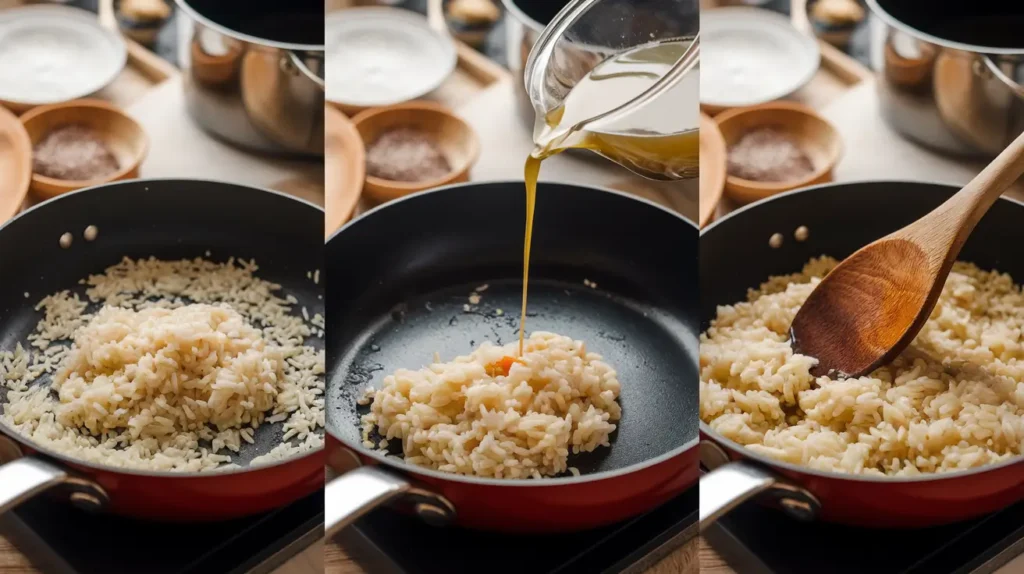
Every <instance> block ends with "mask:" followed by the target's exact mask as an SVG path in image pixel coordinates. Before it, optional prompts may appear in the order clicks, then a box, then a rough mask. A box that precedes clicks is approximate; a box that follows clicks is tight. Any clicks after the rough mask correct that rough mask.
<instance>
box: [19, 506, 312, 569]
mask: <svg viewBox="0 0 1024 574" xmlns="http://www.w3.org/2000/svg"><path fill="white" fill-rule="evenodd" d="M323 524H324V495H323V492H317V493H315V494H313V495H311V496H309V497H307V498H304V499H302V500H300V501H298V502H295V503H293V504H291V505H289V506H286V507H284V508H281V509H278V510H275V511H273V512H268V513H266V514H261V515H259V516H255V517H250V518H243V519H238V520H231V521H227V522H216V523H199V524H168V523H156V522H144V521H138V520H131V519H125V518H119V517H116V516H111V515H100V514H89V513H86V512H83V511H80V510H78V509H76V508H73V507H72V506H71V505H69V504H65V503H63V502H59V501H56V500H51V499H48V498H46V497H40V498H37V499H35V500H31V501H29V502H27V503H25V504H22V505H21V506H19V507H18V508H17V509H16V510H14V511H13V512H8V513H7V514H0V534H2V535H3V536H4V537H5V538H7V539H8V540H9V541H10V542H11V543H13V544H14V545H15V546H16V547H17V548H18V550H19V551H21V552H22V553H23V554H25V555H26V556H27V557H28V558H29V560H31V561H32V563H33V564H34V565H35V566H36V567H37V568H39V569H40V570H41V571H43V572H46V573H47V574H50V573H52V574H121V573H124V574H136V573H142V572H145V573H146V574H207V573H216V574H243V573H246V574H248V573H261V574H262V573H266V572H270V571H272V570H273V569H275V568H277V567H278V566H280V565H281V564H283V563H284V562H286V561H287V560H288V559H290V558H291V557H292V556H295V555H296V554H298V553H299V552H302V551H303V550H305V549H306V548H308V547H309V546H310V545H311V544H313V543H314V542H316V541H317V540H319V539H321V538H322V537H323Z"/></svg>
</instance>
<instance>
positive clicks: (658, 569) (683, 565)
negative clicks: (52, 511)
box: [0, 539, 732, 574]
mask: <svg viewBox="0 0 1024 574" xmlns="http://www.w3.org/2000/svg"><path fill="white" fill-rule="evenodd" d="M698 546H700V547H701V548H702V547H703V543H702V542H699V541H698V540H697V539H694V540H691V541H689V542H688V543H686V545H684V546H683V547H682V548H680V549H679V550H676V551H675V552H673V553H672V554H669V555H668V556H666V557H665V558H664V559H663V560H662V561H661V562H658V563H657V564H655V565H654V567H652V568H650V569H648V570H647V571H646V572H644V574H697V573H698V572H701V573H703V572H706V570H704V569H703V568H702V567H701V558H700V557H701V556H703V550H702V549H701V551H700V552H698ZM324 566H325V570H324V574H370V573H369V572H367V571H366V570H363V569H362V568H360V567H359V565H358V564H356V563H355V562H353V561H352V559H351V558H349V556H348V554H346V553H345V550H344V549H343V548H341V547H340V546H338V545H337V544H334V543H328V544H327V545H326V546H325V548H324ZM528 571H529V570H528V569H527V570H524V572H528ZM731 572H732V571H731V570H719V571H718V574H725V573H731ZM0 573H3V570H0ZM3 574H5V573H3Z"/></svg>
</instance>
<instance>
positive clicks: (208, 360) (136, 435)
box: [0, 258, 325, 471]
mask: <svg viewBox="0 0 1024 574" xmlns="http://www.w3.org/2000/svg"><path fill="white" fill-rule="evenodd" d="M257 270H258V267H257V266H256V264H255V262H253V261H249V262H246V261H235V260H234V259H231V260H229V261H227V262H226V263H214V262H211V261H206V260H203V259H194V260H181V261H160V260H157V259H154V258H150V259H144V260H138V261H133V260H131V259H124V260H123V261H122V262H121V263H119V264H117V265H114V266H112V267H110V268H108V269H107V270H106V271H105V272H104V273H103V274H102V275H93V276H90V277H88V278H87V279H85V280H83V281H82V282H81V283H83V284H84V285H85V286H86V288H85V299H82V298H81V297H79V295H78V294H77V293H74V292H71V291H62V292H59V293H56V294H54V295H50V296H48V297H46V298H45V299H43V300H42V301H40V302H39V304H38V305H37V306H36V309H37V310H40V311H42V312H43V317H42V318H41V320H40V321H39V323H38V324H37V326H36V329H35V331H34V332H33V333H32V334H30V335H29V337H28V342H29V343H30V346H31V348H32V350H31V351H30V350H27V349H25V348H24V347H23V346H22V344H21V343H18V345H17V347H16V348H15V349H14V350H13V351H0V384H3V386H5V387H6V389H7V399H8V400H7V404H5V405H4V409H3V413H2V418H3V420H4V421H5V422H6V423H7V424H9V425H11V427H12V428H14V429H15V430H16V431H18V432H20V433H22V434H24V435H25V436H26V437H27V438H29V439H30V440H32V441H34V442H36V443H39V444H41V445H43V446H45V447H47V448H50V449H53V450H55V451H58V452H61V453H63V454H66V455H68V456H72V457H74V458H77V459H80V460H84V461H87V462H93V463H101V464H107V465H112V466H119V467H124V468H134V469H143V470H175V471H197V470H212V469H216V468H224V467H225V466H228V464H229V463H230V462H231V460H232V458H231V455H230V453H237V452H238V451H239V450H240V448H241V445H242V443H243V442H245V443H252V442H254V440H255V439H254V436H255V435H254V432H255V429H257V428H258V427H260V425H261V424H264V423H283V424H282V425H281V430H280V432H281V437H280V440H281V443H280V444H279V445H278V446H277V447H275V448H274V449H273V450H272V451H271V452H269V453H267V454H264V455H261V456H259V457H256V458H254V459H253V460H252V461H251V462H250V464H252V465H258V464H267V463H271V462H274V461H277V460H281V459H283V458H287V457H289V456H292V455H294V454H297V453H301V452H305V451H309V450H312V449H316V448H320V447H321V446H322V445H323V430H322V429H323V425H324V412H323V408H324V399H323V393H324V379H323V374H324V372H325V369H324V366H325V365H324V353H323V351H318V350H317V349H315V348H314V347H312V346H309V345H306V344H304V341H305V340H306V339H307V338H308V337H312V336H316V335H317V334H318V333H322V331H321V330H320V329H317V328H316V326H315V325H307V324H306V323H305V322H304V321H303V319H302V317H299V316H296V315H294V314H292V312H291V311H292V307H293V305H294V304H295V303H296V301H295V298H294V297H292V296H290V295H288V296H285V297H284V298H282V297H281V296H280V295H279V292H280V290H281V286H280V285H277V284H274V283H270V282H267V281H264V280H262V279H259V278H257V277H256V276H255V275H254V273H255V272H256V271H257ZM90 303H94V304H98V306H100V309H99V311H98V312H97V313H95V314H93V313H89V312H88V307H89V304H90ZM316 317H320V315H316ZM316 317H315V318H316ZM315 318H314V319H315ZM320 321H321V325H322V318H320ZM310 323H312V322H310ZM68 342H71V344H70V345H69V344H67V343H68ZM49 375H52V382H50V381H48V379H50V378H51V377H50V376H49ZM264 432H266V431H264Z"/></svg>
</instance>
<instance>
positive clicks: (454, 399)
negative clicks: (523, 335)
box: [361, 332, 622, 478]
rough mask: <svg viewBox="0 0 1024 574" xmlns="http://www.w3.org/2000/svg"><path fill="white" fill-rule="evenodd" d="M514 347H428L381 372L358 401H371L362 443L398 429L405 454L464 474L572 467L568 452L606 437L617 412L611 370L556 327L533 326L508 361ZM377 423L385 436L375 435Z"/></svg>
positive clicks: (522, 474) (524, 474)
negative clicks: (404, 365) (432, 353)
mask: <svg viewBox="0 0 1024 574" xmlns="http://www.w3.org/2000/svg"><path fill="white" fill-rule="evenodd" d="M517 352H518V341H517V342H515V343H511V344H508V345H505V346H503V347H499V346H496V345H493V344H491V343H484V344H483V345H481V346H480V347H479V348H477V349H476V350H475V351H473V353H472V354H470V355H468V356H463V357H456V358H455V360H453V361H450V362H447V363H442V362H441V361H440V358H438V357H435V362H434V363H433V364H432V365H430V366H428V367H425V368H422V369H419V370H417V371H411V370H406V369H401V370H399V371H398V372H396V373H395V374H393V375H389V376H387V377H385V379H384V382H383V386H382V387H381V388H380V389H379V390H376V391H375V390H373V389H368V390H367V395H366V399H365V400H363V401H361V404H370V412H369V414H366V415H364V416H363V419H362V420H363V440H364V445H365V446H366V447H368V448H374V447H377V448H379V449H381V450H386V449H387V446H388V441H390V440H392V439H400V440H401V441H402V450H403V453H404V455H405V461H406V462H408V463H410V464H415V465H420V466H424V467H428V468H432V469H436V470H440V471H444V472H453V473H458V474H465V475H474V476H482V477H494V478H540V477H542V476H553V475H558V474H561V473H564V472H567V471H568V472H572V473H573V474H578V471H577V470H576V469H575V468H573V467H569V465H568V457H569V453H570V452H572V453H579V452H590V451H593V450H594V449H596V448H597V447H599V446H610V443H609V441H608V435H609V434H610V433H611V432H612V431H614V430H615V425H614V424H612V422H613V421H618V420H619V417H620V416H621V414H622V409H621V408H620V406H619V403H618V402H617V399H618V396H619V388H620V387H619V381H618V379H617V378H616V374H615V371H614V370H613V369H612V368H611V367H610V366H608V365H607V364H605V363H604V362H602V361H601V356H600V355H598V354H596V353H588V352H587V350H586V345H584V343H583V342H582V341H574V340H572V339H571V338H569V337H564V336H561V335H555V334H554V333H545V332H536V333H533V334H532V335H531V336H530V338H529V339H527V341H526V342H525V345H524V349H523V356H522V357H521V358H519V359H516V360H515V361H514V362H511V358H512V357H515V356H516V354H517ZM509 362H511V365H510V368H508V370H507V372H505V369H504V366H507V365H508V363H509ZM371 401H372V402H371ZM374 430H376V431H378V432H379V433H380V435H381V436H383V440H381V441H380V442H379V443H376V444H375V443H374V442H373V441H372V440H371V433H372V432H373V431H374Z"/></svg>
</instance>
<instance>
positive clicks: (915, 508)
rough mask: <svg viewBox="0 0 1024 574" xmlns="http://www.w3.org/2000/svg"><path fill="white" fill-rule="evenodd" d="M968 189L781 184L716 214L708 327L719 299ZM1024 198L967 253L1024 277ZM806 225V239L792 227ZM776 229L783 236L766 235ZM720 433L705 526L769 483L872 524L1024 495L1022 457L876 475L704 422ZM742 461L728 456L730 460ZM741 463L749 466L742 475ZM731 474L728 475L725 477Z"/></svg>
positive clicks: (801, 504)
mask: <svg viewBox="0 0 1024 574" xmlns="http://www.w3.org/2000/svg"><path fill="white" fill-rule="evenodd" d="M958 190H959V188H956V187H952V186H946V185H936V184H927V183H909V182H862V183H844V184H833V185H824V186H818V187H812V188H808V189H805V190H800V191H794V192H790V193H785V194H780V195H777V196H774V197H772V198H770V199H768V200H765V201H761V202H758V203H756V204H753V205H750V206H748V207H746V208H744V209H741V210H739V211H736V212H734V213H732V214H730V215H729V216H727V217H725V218H723V219H721V220H720V221H716V222H715V223H714V224H712V225H710V226H709V227H707V228H705V229H704V230H703V231H702V232H701V238H700V289H701V328H702V329H706V328H707V327H708V325H709V323H710V321H711V320H712V319H713V318H714V317H715V315H716V306H718V305H730V304H733V303H736V302H738V301H744V300H746V295H747V289H749V288H752V287H757V286H758V285H760V284H761V283H762V282H764V281H765V280H766V279H767V278H768V277H769V276H771V275H783V274H788V273H794V272H797V271H799V270H800V269H801V268H802V267H803V266H804V264H805V263H807V261H808V260H809V259H810V258H811V257H817V256H819V255H831V256H832V257H835V258H836V259H840V260H842V259H843V258H845V257H847V256H848V255H850V254H851V253H853V252H854V251H856V250H857V249H859V248H860V247H863V246H864V245H867V244H868V243H870V242H872V241H874V240H876V239H878V238H880V237H883V236H885V235H888V234H889V233H891V232H893V231H896V230H897V229H900V228H902V227H904V226H906V225H908V224H910V223H913V222H914V221H916V220H917V219H919V218H921V217H922V216H924V215H925V214H927V213H928V212H930V211H931V210H932V209H934V208H936V207H938V205H939V204H940V203H942V202H943V201H945V200H946V199H948V198H949V197H950V196H952V195H953V194H954V193H955V192H956V191H958ZM1022 222H1024V205H1022V204H1021V203H1019V202H1017V201H1012V200H1010V199H1006V198H1002V199H1000V200H998V201H996V203H995V204H994V205H993V206H992V208H991V209H990V210H989V212H988V213H987V214H986V215H985V217H984V218H982V220H981V221H980V223H978V226H977V227H976V228H975V230H974V232H973V233H972V234H971V237H970V238H969V239H968V240H967V243H966V244H965V245H964V248H963V250H962V251H961V252H960V256H959V257H958V259H959V260H961V261H970V262H972V263H974V264H976V265H977V266H979V267H981V268H982V269H997V270H999V271H1001V272H1004V273H1009V274H1010V275H1011V276H1013V278H1014V280H1015V281H1016V282H1017V283H1020V282H1021V281H1024V256H1022V246H1024V225H1022ZM802 225H804V226H807V227H808V229H809V231H810V235H809V238H808V239H807V240H806V241H802V242H800V241H795V240H794V239H793V233H794V231H795V230H796V229H797V228H798V227H800V226H802ZM774 233H780V234H782V235H783V237H784V238H785V239H784V241H783V244H782V246H781V247H780V248H778V249H773V248H772V247H770V246H769V244H768V240H769V238H770V237H771V236H772V234H774ZM701 434H702V436H703V437H706V438H708V439H711V441H713V443H714V444H712V443H711V442H708V444H707V445H705V446H706V448H705V447H702V449H701V454H702V457H705V458H704V459H703V460H704V463H705V464H707V465H708V466H709V467H712V468H716V470H715V471H714V472H712V473H710V474H708V475H706V476H705V477H704V478H702V479H701V489H702V490H701V494H702V498H703V495H704V493H705V490H704V489H707V491H706V492H708V493H711V494H713V495H714V496H712V497H709V498H708V502H710V503H709V504H705V503H704V502H702V504H701V512H700V513H701V523H702V526H706V525H707V524H710V523H711V522H712V521H713V520H714V519H715V518H717V516H718V515H720V514H722V513H723V512H726V511H728V509H730V508H732V507H733V506H735V505H736V504H739V503H740V502H742V501H744V500H747V499H749V498H751V497H753V496H755V495H757V494H759V493H760V492H762V491H765V490H768V491H772V492H773V493H774V494H775V495H776V496H778V497H781V498H782V499H783V500H784V501H785V500H788V503H784V507H785V508H786V510H788V511H790V512H792V513H794V514H797V515H798V516H800V517H802V518H808V517H810V516H812V515H814V514H815V513H817V514H818V516H819V517H820V518H822V519H824V520H827V521H832V522H840V523H845V524H851V525H855V526H868V527H875V528H880V527H915V528H917V527H924V526H934V525H938V524H943V523H948V522H953V521H957V520H964V519H967V518H971V517H974V516H979V515H982V514H986V513H990V512H994V511H996V510H998V509H1001V508H1004V507H1006V506H1008V505H1010V504H1012V503H1014V502H1016V501H1018V500H1021V499H1022V498H1024V456H1017V457H1015V458H1011V459H1010V460H1007V461H1005V462H1001V463H999V464H994V465H990V466H984V467H979V468H974V469H969V470H963V471H957V472H944V473H938V474H923V475H920V476H914V477H875V476H861V475H849V474H840V473H833V472H824V471H818V470H812V469H809V468H806V467H801V466H797V465H792V464H788V463H784V462H780V461H777V460H774V459H771V458H769V457H766V456H763V455H759V454H755V453H752V452H749V451H747V450H746V449H744V448H743V447H742V446H741V445H739V444H737V443H735V442H733V441H731V440H727V439H725V438H724V437H722V436H720V435H719V434H718V433H716V432H714V431H713V430H711V428H710V427H709V426H708V425H706V424H703V423H701ZM730 459H732V460H735V461H739V462H733V463H731V464H728V465H726V464H725V463H726V461H727V460H730ZM736 473H741V474H743V475H744V476H745V478H744V480H742V481H736V480H735V478H736ZM723 479H724V480H723Z"/></svg>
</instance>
